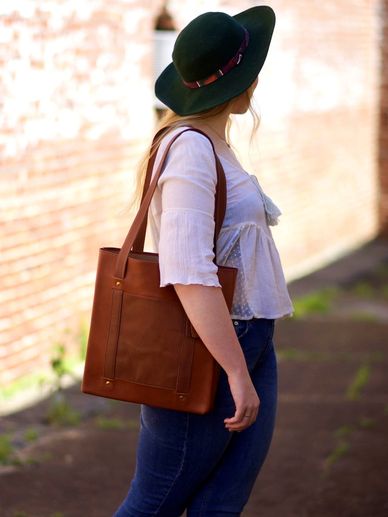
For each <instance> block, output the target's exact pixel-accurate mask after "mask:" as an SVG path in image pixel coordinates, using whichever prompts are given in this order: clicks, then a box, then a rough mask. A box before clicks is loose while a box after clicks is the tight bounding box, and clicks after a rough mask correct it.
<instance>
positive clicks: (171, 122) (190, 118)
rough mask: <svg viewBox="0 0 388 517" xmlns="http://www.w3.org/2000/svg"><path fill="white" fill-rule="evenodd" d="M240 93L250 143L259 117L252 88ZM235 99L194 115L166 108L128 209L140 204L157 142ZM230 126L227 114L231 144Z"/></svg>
mask: <svg viewBox="0 0 388 517" xmlns="http://www.w3.org/2000/svg"><path fill="white" fill-rule="evenodd" d="M241 95H244V96H245V98H246V101H247V102H248V109H249V112H250V114H251V116H252V119H253V127H252V131H251V136H250V142H251V143H252V140H253V138H254V136H255V134H256V131H257V129H258V128H259V125H260V117H259V115H258V114H257V112H256V110H255V108H254V107H253V105H252V95H253V89H252V88H251V87H249V88H248V89H247V90H245V91H244V92H243V93H242V94H241ZM235 101H236V97H234V98H233V99H230V100H229V101H227V102H225V103H224V104H221V105H219V106H216V107H215V108H211V109H209V110H206V111H202V112H201V113H196V114H194V115H184V116H181V115H178V114H177V113H175V112H174V111H172V110H171V109H167V110H166V112H165V114H164V115H163V116H162V118H161V119H160V120H159V121H158V124H157V125H156V128H155V134H156V133H157V132H158V131H161V130H163V129H164V131H162V132H161V134H160V135H159V136H158V137H157V138H156V140H155V146H154V147H153V149H152V150H151V144H150V146H149V147H148V149H147V151H146V153H145V154H144V155H143V156H142V158H141V160H140V163H139V166H138V169H137V172H136V177H135V190H134V193H133V197H132V201H131V203H130V208H129V209H130V210H132V209H133V208H134V206H136V207H137V208H138V207H139V206H140V202H141V196H142V193H143V188H144V181H145V176H146V172H147V165H148V161H149V159H150V158H151V157H152V156H153V155H154V154H155V153H156V152H157V149H158V147H159V144H160V142H161V140H162V139H163V138H164V137H165V136H166V135H167V134H168V133H170V132H171V131H173V130H174V129H176V128H178V127H181V126H187V125H190V123H191V122H195V121H196V120H205V119H207V118H210V117H214V116H216V115H219V114H220V113H222V112H223V111H224V110H226V109H228V107H229V106H230V104H232V103H233V102H235ZM231 126H232V119H231V117H230V115H229V117H228V120H227V123H226V142H227V143H228V144H229V145H231V142H230V129H231Z"/></svg>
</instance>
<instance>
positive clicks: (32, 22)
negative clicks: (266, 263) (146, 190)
mask: <svg viewBox="0 0 388 517" xmlns="http://www.w3.org/2000/svg"><path fill="white" fill-rule="evenodd" d="M268 3H269V4H270V5H272V6H273V7H274V9H275V11H276V12H277V27H276V29H275V34H274V39H273V44H272V47H271V50H270V53H269V56H268V61H267V62H266V64H265V67H264V69H263V73H262V74H261V76H260V83H259V87H258V89H257V94H256V96H255V100H256V104H257V105H258V107H259V112H260V113H261V115H262V125H261V128H260V130H259V134H258V137H257V139H256V144H255V145H254V146H253V147H252V148H250V149H248V148H247V147H246V145H245V142H246V138H245V134H246V133H247V131H248V125H247V124H246V123H243V122H241V121H239V122H238V126H236V128H235V130H234V136H235V138H234V141H235V143H236V146H237V148H238V152H239V154H240V156H241V159H242V161H243V163H244V164H245V165H246V167H247V168H249V170H251V171H253V172H255V173H256V174H257V175H258V177H259V180H260V182H261V183H262V185H263V187H264V188H265V190H266V191H267V193H268V194H269V195H270V196H271V197H272V198H273V199H274V200H275V201H276V202H277V204H278V205H279V206H280V208H281V209H282V211H283V216H282V218H281V219H282V220H281V223H280V225H279V226H278V227H275V228H274V230H273V232H274V237H275V239H276V241H277V243H278V246H279V250H280V253H281V255H282V258H283V263H284V267H285V270H286V274H287V276H288V278H291V277H295V276H297V275H299V274H302V273H304V272H306V271H308V270H309V269H311V268H314V267H318V266H319V265H320V264H322V263H323V262H324V261H325V260H328V259H331V258H333V257H335V256H336V255H338V254H341V253H343V252H345V251H346V250H349V249H350V248H352V247H355V246H357V245H358V244H359V243H361V242H363V241H365V240H366V239H368V238H370V237H372V236H374V235H375V234H376V232H377V230H378V218H377V209H376V207H377V196H378V190H377V166H376V156H377V122H376V121H377V115H378V89H379V80H380V78H379V75H378V69H379V45H378V38H379V30H380V27H381V25H382V23H381V5H380V2H378V1H377V0H375V1H372V0H370V1H366V0H363V1H360V2H353V1H349V0H340V1H338V2H335V3H333V2H330V3H327V2H326V3H324V2H320V1H318V0H313V1H311V0H309V1H307V0H303V1H302V0H295V1H294V2H286V1H285V0H276V1H271V2H268ZM161 4H162V0H152V1H151V2H148V3H144V2H141V1H138V0H132V1H130V0H115V1H114V2H106V1H103V0H88V1H86V0H85V1H82V2H79V1H78V0H45V1H43V0H42V1H40V2H36V1H35V0H5V1H3V2H2V7H1V16H0V78H1V79H0V103H1V110H0V117H1V125H0V157H1V158H0V160H1V161H0V196H1V204H0V219H1V240H0V246H1V249H0V251H1V271H0V283H1V291H0V315H1V316H0V332H1V334H0V336H1V337H0V361H1V366H0V385H5V384H8V383H10V382H11V381H13V380H14V379H17V378H18V377H20V376H22V375H25V374H26V373H29V372H31V371H33V370H36V369H39V368H41V367H43V366H45V365H47V364H48V361H49V359H50V355H51V353H52V352H51V350H52V346H53V344H54V343H55V342H57V341H60V340H65V341H66V342H68V345H69V347H70V348H71V347H73V349H75V347H76V338H75V336H76V334H77V332H78V330H79V326H80V322H81V321H86V322H87V324H88V322H89V315H90V308H91V302H92V294H93V282H94V276H95V267H96V261H97V250H98V248H99V247H100V246H103V245H111V246H120V244H121V242H122V240H123V238H124V235H125V233H126V230H127V228H128V225H129V223H130V221H131V217H130V214H128V212H127V211H126V207H127V205H128V200H129V198H130V194H131V188H132V184H133V182H132V174H133V171H134V169H135V165H136V163H137V160H138V157H139V154H140V151H141V150H142V149H143V146H144V142H145V141H146V140H147V139H148V137H149V135H150V133H151V131H152V127H153V123H154V113H153V109H152V105H153V94H152V28H153V20H154V18H155V16H156V14H157V12H158V10H159V8H160V6H161ZM255 4H256V2H249V1H245V2H242V1H237V0H230V1H221V0H220V1H218V0H213V1H210V0H198V1H196V2H191V1H189V0H179V1H177V0H173V1H171V2H170V10H171V11H172V13H173V14H174V17H175V19H176V22H177V25H178V27H179V28H180V27H182V26H183V25H184V24H186V23H187V22H188V21H189V20H190V19H191V18H193V17H194V16H196V15H197V14H199V13H201V12H203V11H206V10H217V9H220V10H225V11H227V12H230V13H231V14H233V13H235V12H237V11H239V10H242V9H244V8H245V7H249V6H251V5H255ZM379 8H380V10H379ZM386 48H387V43H386V39H385V49H386ZM385 127H386V125H385ZM381 135H382V132H381V131H380V141H381V138H382V136H381ZM381 148H382V146H381V145H380V149H381ZM381 159H382V154H381V152H380V163H382V162H381ZM381 170H382V168H381V167H380V171H381ZM385 192H387V190H385ZM384 195H386V194H384ZM381 206H383V205H382V204H381ZM385 213H386V212H385Z"/></svg>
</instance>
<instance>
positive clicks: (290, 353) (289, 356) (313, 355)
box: [276, 347, 333, 362]
mask: <svg viewBox="0 0 388 517" xmlns="http://www.w3.org/2000/svg"><path fill="white" fill-rule="evenodd" d="M276 355H277V357H278V358H279V359H282V360H285V361H318V362H320V361H328V360H330V359H332V358H333V356H332V355H330V354H328V353H325V352H317V351H314V350H299V349H298V348H295V347H287V348H281V349H278V350H277V352H276Z"/></svg>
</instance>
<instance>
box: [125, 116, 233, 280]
mask: <svg viewBox="0 0 388 517" xmlns="http://www.w3.org/2000/svg"><path fill="white" fill-rule="evenodd" d="M186 131H196V132H197V133H201V134H202V135H204V136H205V137H206V138H207V139H208V140H209V142H210V144H211V146H212V149H213V153H214V157H215V165H216V171H217V185H216V192H215V206H214V218H215V229H214V247H213V251H214V262H215V261H216V243H217V238H218V235H219V232H220V230H221V226H222V222H223V219H224V216H225V210H226V178H225V173H224V169H223V167H222V165H221V162H220V160H219V158H218V156H217V153H216V151H215V149H214V145H213V142H212V141H211V139H210V138H209V136H208V135H207V134H206V133H204V132H203V131H201V130H200V129H196V128H194V127H191V126H190V127H188V128H187V129H184V130H183V131H181V132H179V133H177V134H176V135H174V136H173V138H172V139H171V140H170V141H169V143H168V144H167V146H166V148H165V150H164V152H163V155H162V158H161V160H160V163H159V165H158V168H157V170H156V171H155V174H154V177H153V178H152V181H151V176H152V169H153V166H154V163H155V157H156V151H155V153H154V155H153V157H152V159H150V160H149V161H148V166H147V173H146V178H145V181H144V188H143V195H142V201H141V204H140V208H139V210H138V212H137V214H136V216H135V218H134V220H133V223H132V225H131V227H130V229H129V231H128V234H127V236H126V238H125V241H124V243H123V245H122V247H121V250H120V253H119V254H118V256H117V262H116V270H115V277H116V278H124V277H125V273H126V265H127V260H128V256H129V254H130V252H136V253H142V252H143V250H144V240H145V233H146V229H147V217H148V209H149V205H150V203H151V199H152V196H153V194H154V192H155V189H156V185H157V182H158V180H159V178H160V176H161V174H162V173H163V166H164V162H165V160H166V158H167V154H168V152H169V150H170V147H171V146H172V144H173V143H174V142H175V140H176V139H177V138H178V137H179V136H180V135H182V134H183V133H185V132H186ZM156 136H157V135H156ZM155 138H156V137H155ZM155 138H154V140H153V144H152V145H153V146H154V142H155ZM151 149H153V147H151Z"/></svg>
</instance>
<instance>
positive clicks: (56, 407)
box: [46, 399, 81, 426]
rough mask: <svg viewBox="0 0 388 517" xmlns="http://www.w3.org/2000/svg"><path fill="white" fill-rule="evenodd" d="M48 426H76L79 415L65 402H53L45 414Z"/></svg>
mask: <svg viewBox="0 0 388 517" xmlns="http://www.w3.org/2000/svg"><path fill="white" fill-rule="evenodd" d="M46 418H47V422H48V423H49V424H50V425H60V426H73V425H78V424H79V422H80V420H81V415H80V414H79V412H78V411H76V410H75V409H73V408H72V407H71V405H70V404H69V402H67V400H64V399H63V400H62V399H59V400H54V401H53V402H52V403H51V404H50V407H49V409H48V411H47V414H46Z"/></svg>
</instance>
